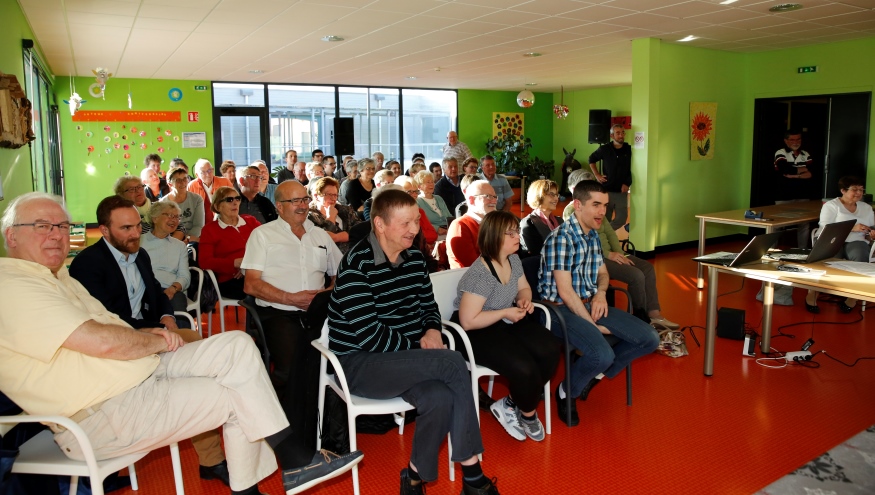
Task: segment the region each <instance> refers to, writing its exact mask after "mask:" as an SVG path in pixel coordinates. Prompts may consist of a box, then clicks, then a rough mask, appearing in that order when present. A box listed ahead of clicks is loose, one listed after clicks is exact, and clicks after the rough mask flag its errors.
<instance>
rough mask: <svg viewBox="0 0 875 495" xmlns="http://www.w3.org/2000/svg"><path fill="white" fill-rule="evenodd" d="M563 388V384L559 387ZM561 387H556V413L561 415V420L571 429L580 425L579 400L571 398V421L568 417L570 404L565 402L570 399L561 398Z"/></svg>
mask: <svg viewBox="0 0 875 495" xmlns="http://www.w3.org/2000/svg"><path fill="white" fill-rule="evenodd" d="M561 386H562V384H560V385H559V387H561ZM559 387H556V411H557V412H558V413H559V419H560V420H561V421H562V422H563V423H565V424H566V425H568V426H569V427H571V426H577V425H579V424H580V416H578V415H577V399H575V398H574V397H572V398H571V420H570V421H569V420H568V418H567V417H566V416H567V412H568V404H567V403H566V402H565V401H566V400H568V399H567V398H566V399H560V398H559ZM566 393H567V392H566Z"/></svg>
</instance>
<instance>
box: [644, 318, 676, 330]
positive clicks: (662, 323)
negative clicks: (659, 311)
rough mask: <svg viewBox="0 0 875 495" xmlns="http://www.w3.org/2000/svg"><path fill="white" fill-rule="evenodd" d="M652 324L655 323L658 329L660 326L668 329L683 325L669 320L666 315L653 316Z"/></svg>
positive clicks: (654, 325)
mask: <svg viewBox="0 0 875 495" xmlns="http://www.w3.org/2000/svg"><path fill="white" fill-rule="evenodd" d="M650 324H651V325H653V327H654V328H656V329H657V330H658V329H659V328H664V329H666V330H677V329H678V328H680V327H681V326H680V325H678V324H677V323H675V322H673V321H670V320H667V319H666V318H665V317H664V316H660V317H659V318H651V319H650Z"/></svg>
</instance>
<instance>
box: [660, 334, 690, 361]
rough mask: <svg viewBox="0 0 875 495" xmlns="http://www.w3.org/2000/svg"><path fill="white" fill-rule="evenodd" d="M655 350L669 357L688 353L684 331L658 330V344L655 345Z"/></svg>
mask: <svg viewBox="0 0 875 495" xmlns="http://www.w3.org/2000/svg"><path fill="white" fill-rule="evenodd" d="M656 352H658V353H659V354H662V355H663V356H668V357H671V358H677V357H682V356H687V355H689V354H690V352H689V351H688V350H687V342H686V338H685V337H684V332H683V331H681V330H663V331H661V332H659V346H657V347H656Z"/></svg>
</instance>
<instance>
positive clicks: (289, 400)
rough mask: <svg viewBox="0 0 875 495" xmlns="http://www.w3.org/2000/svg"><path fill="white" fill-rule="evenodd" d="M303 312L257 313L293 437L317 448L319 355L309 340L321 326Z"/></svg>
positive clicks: (263, 310) (266, 310) (269, 310)
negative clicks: (313, 324) (311, 322)
mask: <svg viewBox="0 0 875 495" xmlns="http://www.w3.org/2000/svg"><path fill="white" fill-rule="evenodd" d="M304 315H305V313H304V312H297V311H295V312H293V311H284V310H281V309H276V308H271V307H261V306H259V307H258V317H259V318H260V319H261V326H262V328H264V337H265V340H266V341H267V348H268V351H270V359H271V362H272V363H273V370H272V372H271V374H270V379H271V382H273V386H274V389H275V390H276V394H277V397H278V398H279V401H280V405H281V406H282V408H283V411H284V412H285V413H286V418H287V419H288V420H289V426H290V427H291V430H292V433H291V437H293V441H294V442H295V443H296V444H297V445H303V446H305V447H306V448H308V449H310V450H315V449H316V432H317V424H318V421H317V415H318V392H319V359H320V354H319V351H317V350H316V349H315V348H314V347H313V346H312V345H310V342H311V341H312V340H313V339H316V338H318V337H319V333H320V330H321V328H316V329H311V328H310V327H309V326H308V325H306V321H305V320H304V317H305V316H304Z"/></svg>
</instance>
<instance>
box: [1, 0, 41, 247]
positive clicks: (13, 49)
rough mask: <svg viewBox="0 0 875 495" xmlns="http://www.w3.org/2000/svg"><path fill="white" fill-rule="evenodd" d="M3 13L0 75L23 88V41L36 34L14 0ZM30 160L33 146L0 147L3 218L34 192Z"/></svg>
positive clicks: (8, 0)
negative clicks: (10, 207) (13, 204)
mask: <svg viewBox="0 0 875 495" xmlns="http://www.w3.org/2000/svg"><path fill="white" fill-rule="evenodd" d="M0 12H2V13H3V15H0V46H2V47H3V49H2V50H0V72H3V73H5V74H12V75H14V76H15V77H17V78H18V82H19V83H20V84H21V86H22V88H23V87H24V58H23V57H24V56H23V52H22V48H21V40H22V39H31V40H32V39H34V37H33V31H31V29H30V26H29V25H28V23H27V20H26V19H25V17H24V14H23V13H22V11H21V8H20V7H19V6H18V2H16V1H15V0H0ZM37 48H38V46H37ZM29 97H30V95H28V98H29ZM30 159H31V158H30V146H24V147H22V148H18V149H15V150H13V149H8V148H0V179H2V181H3V196H4V197H5V199H4V200H3V201H0V215H2V214H3V212H4V211H6V206H7V205H8V204H9V202H10V201H12V199H14V198H15V197H16V196H19V195H21V194H24V193H27V192H31V191H33V169H32V167H31V163H30ZM5 255H6V250H5V249H4V248H3V246H2V245H0V256H5Z"/></svg>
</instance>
